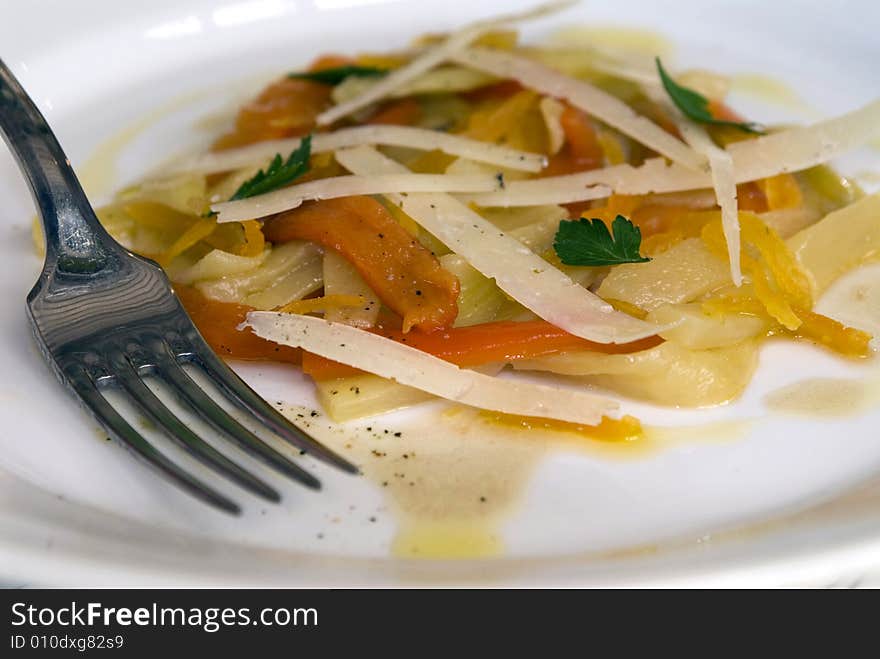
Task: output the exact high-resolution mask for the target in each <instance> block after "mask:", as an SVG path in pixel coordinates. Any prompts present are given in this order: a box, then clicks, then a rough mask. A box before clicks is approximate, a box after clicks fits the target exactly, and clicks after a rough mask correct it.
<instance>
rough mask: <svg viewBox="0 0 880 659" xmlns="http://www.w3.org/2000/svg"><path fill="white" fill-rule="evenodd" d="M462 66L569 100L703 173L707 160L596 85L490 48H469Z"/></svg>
mask: <svg viewBox="0 0 880 659" xmlns="http://www.w3.org/2000/svg"><path fill="white" fill-rule="evenodd" d="M453 59H454V60H455V61H456V62H458V63H459V64H463V65H466V66H471V67H473V68H475V69H478V70H480V71H485V72H486V73H491V74H493V75H496V76H498V77H499V78H512V79H514V80H517V81H518V82H519V83H520V84H522V85H524V86H526V87H529V88H530V89H534V90H535V91H538V92H540V93H542V94H547V95H549V96H554V97H556V98H562V99H565V100H567V101H568V102H569V103H571V104H572V105H574V106H575V107H577V108H579V109H581V110H583V111H584V112H586V113H588V114H590V115H592V116H594V117H596V118H597V119H599V120H601V121H603V122H605V123H606V124H608V125H609V126H612V127H613V128H616V129H617V130H619V131H620V132H621V133H623V134H625V135H628V136H629V137H631V138H632V139H634V140H636V141H637V142H639V143H641V144H644V145H645V146H647V147H649V148H651V149H653V150H654V151H656V152H657V153H659V154H661V155H664V156H666V157H667V158H669V159H670V160H672V161H674V162H677V163H679V164H681V165H684V166H685V167H688V168H690V169H694V170H697V171H701V170H704V169H705V164H706V159H705V158H704V157H703V156H702V155H700V154H698V153H697V152H696V151H694V150H693V149H692V148H690V147H689V146H688V145H687V144H685V143H684V142H682V141H681V140H679V139H678V138H676V137H674V136H672V135H670V134H669V133H667V132H666V131H665V130H663V129H662V128H660V126H658V125H657V124H655V123H654V122H653V121H651V120H650V119H647V118H646V117H643V116H641V115H639V114H636V112H635V111H633V109H632V108H631V107H630V106H629V105H627V104H626V103H624V102H623V101H621V100H620V99H618V98H616V97H614V96H612V95H611V94H609V93H608V92H605V91H603V90H601V89H599V88H598V87H595V86H594V85H591V84H590V83H588V82H585V81H583V80H577V79H575V78H572V77H570V76H567V75H565V74H563V73H560V72H558V71H555V70H553V69H551V68H549V67H547V66H545V65H544V64H541V63H540V62H536V61H534V60H531V59H528V58H526V57H521V56H518V55H514V54H512V53H508V52H502V51H496V50H491V49H489V48H468V49H466V50H461V51H460V52H457V53H455V54H454V55H453Z"/></svg>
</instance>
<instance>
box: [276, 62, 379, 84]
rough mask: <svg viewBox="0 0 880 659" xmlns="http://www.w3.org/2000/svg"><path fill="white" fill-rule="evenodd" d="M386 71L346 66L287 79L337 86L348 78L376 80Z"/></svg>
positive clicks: (296, 75) (310, 72)
mask: <svg viewBox="0 0 880 659" xmlns="http://www.w3.org/2000/svg"><path fill="white" fill-rule="evenodd" d="M386 73H388V71H387V70H386V69H379V68H376V67H375V66H357V65H355V64H347V65H345V66H336V67H333V68H332V69H321V70H320V71H303V72H301V73H288V74H287V77H288V78H294V79H296V80H312V81H313V82H320V83H323V84H325V85H338V84H339V83H340V82H342V81H343V80H345V79H346V78H347V77H349V76H358V77H359V78H376V77H378V76H383V75H385V74H386Z"/></svg>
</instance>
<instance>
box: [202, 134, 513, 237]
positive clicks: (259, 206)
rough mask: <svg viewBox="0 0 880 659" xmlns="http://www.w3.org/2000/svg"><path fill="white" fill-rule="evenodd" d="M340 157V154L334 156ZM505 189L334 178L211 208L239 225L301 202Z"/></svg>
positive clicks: (478, 179) (455, 179) (440, 180)
mask: <svg viewBox="0 0 880 659" xmlns="http://www.w3.org/2000/svg"><path fill="white" fill-rule="evenodd" d="M364 148H368V147H364ZM337 153H340V152H337ZM503 186H504V176H503V175H502V174H498V175H497V176H485V175H483V176H473V175H470V176H450V175H448V174H412V173H410V172H409V170H406V173H401V174H386V175H379V176H334V177H331V178H322V179H316V180H314V181H309V182H307V183H301V184H299V185H291V186H290V187H287V188H282V189H280V190H275V191H274V192H269V193H267V194H262V195H257V196H255V197H249V198H247V199H239V200H236V201H226V202H223V203H219V204H213V205H212V206H211V210H212V211H214V212H215V213H217V214H218V215H217V221H218V222H221V223H222V222H241V221H242V220H251V219H256V218H260V217H266V216H268V215H274V214H275V213H281V212H283V211H288V210H293V209H294V208H298V207H299V206H301V205H302V203H303V202H304V201H315V200H318V199H337V198H339V197H353V196H356V195H374V194H387V193H390V192H398V193H409V192H481V191H482V192H485V191H488V190H496V189H500V188H501V187H503Z"/></svg>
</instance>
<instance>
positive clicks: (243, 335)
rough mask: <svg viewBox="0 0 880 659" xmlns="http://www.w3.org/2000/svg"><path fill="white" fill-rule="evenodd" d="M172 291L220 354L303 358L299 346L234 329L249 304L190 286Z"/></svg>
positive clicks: (296, 360) (294, 361)
mask: <svg viewBox="0 0 880 659" xmlns="http://www.w3.org/2000/svg"><path fill="white" fill-rule="evenodd" d="M174 292H175V293H177V297H178V298H179V299H180V301H181V303H182V304H183V308H184V309H186V312H187V313H188V314H189V317H190V318H191V319H192V321H193V323H195V326H196V327H197V328H198V330H199V332H200V333H201V335H202V337H203V338H204V339H205V341H207V342H208V345H209V346H211V349H212V350H213V351H214V352H216V353H217V354H218V355H220V356H221V357H225V358H227V359H245V360H252V361H272V362H285V363H290V364H299V363H300V362H301V361H302V351H301V350H300V349H299V348H291V347H289V346H282V345H278V344H277V343H273V342H272V341H267V340H265V339H261V338H260V337H258V336H257V335H256V334H254V333H253V332H239V331H238V330H237V329H236V328H237V327H238V326H239V325H240V324H241V323H243V322H244V320H245V317H246V316H247V314H248V312H249V311H253V309H252V308H251V307H248V306H245V305H242V304H234V303H230V302H220V301H218V300H212V299H210V298H207V297H205V296H204V295H202V294H201V293H200V292H199V290H198V289H196V288H193V287H191V286H180V285H177V284H175V286H174Z"/></svg>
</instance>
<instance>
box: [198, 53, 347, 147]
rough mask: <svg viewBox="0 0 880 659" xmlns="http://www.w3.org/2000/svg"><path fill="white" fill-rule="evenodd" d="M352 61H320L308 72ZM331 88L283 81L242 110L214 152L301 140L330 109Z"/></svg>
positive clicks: (302, 81)
mask: <svg viewBox="0 0 880 659" xmlns="http://www.w3.org/2000/svg"><path fill="white" fill-rule="evenodd" d="M350 63H351V60H350V59H347V58H343V57H338V56H335V55H330V56H323V57H319V58H318V59H317V60H315V61H314V62H313V63H312V64H311V66H309V69H308V70H309V71H320V70H322V69H332V68H336V67H338V66H344V65H345V64H350ZM332 92H333V87H332V86H331V85H325V84H322V83H320V82H315V81H313V80H300V79H295V78H287V77H285V78H281V79H280V80H276V81H275V82H273V83H272V84H270V85H269V86H268V87H266V88H265V89H264V90H263V91H262V92H260V94H259V95H258V96H257V97H256V98H255V99H254V100H252V101H251V102H249V103H247V104H246V105H245V106H244V107H242V108H241V110H239V112H238V115H237V116H236V118H235V127H234V129H233V130H232V132H230V133H227V134H226V135H223V136H222V137H220V139H218V140H217V141H216V142H215V143H214V146H213V148H214V150H215V151H222V150H223V149H231V148H235V147H239V146H245V145H246V144H253V143H254V142H262V141H265V140H278V139H282V138H285V137H301V136H303V135H308V134H309V133H310V132H312V131H313V130H315V127H316V125H317V122H316V118H317V116H318V115H319V114H320V113H321V112H323V111H324V110H326V109H327V108H328V107H330V105H331V100H330V94H331V93H332Z"/></svg>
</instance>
